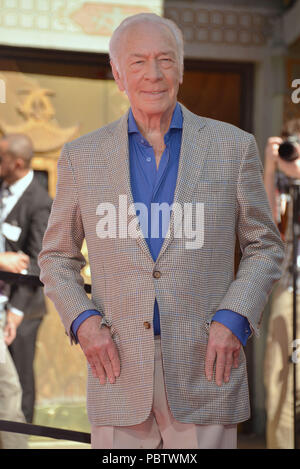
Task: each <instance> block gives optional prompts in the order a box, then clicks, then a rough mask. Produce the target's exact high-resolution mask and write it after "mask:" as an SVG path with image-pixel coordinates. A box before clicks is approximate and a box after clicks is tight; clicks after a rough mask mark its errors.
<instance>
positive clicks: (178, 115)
mask: <svg viewBox="0 0 300 469" xmlns="http://www.w3.org/2000/svg"><path fill="white" fill-rule="evenodd" d="M182 123H183V118H182V112H181V108H180V105H179V104H178V103H176V106H175V109H174V111H173V115H172V120H171V124H170V127H169V130H170V129H181V130H182ZM128 133H129V134H131V133H140V131H139V129H138V126H137V124H136V121H135V118H134V116H133V112H132V109H131V108H130V110H129V115H128Z"/></svg>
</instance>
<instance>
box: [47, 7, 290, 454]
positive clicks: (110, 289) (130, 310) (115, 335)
mask: <svg viewBox="0 0 300 469" xmlns="http://www.w3.org/2000/svg"><path fill="white" fill-rule="evenodd" d="M110 57H111V66H112V71H113V75H114V78H115V81H116V83H117V85H118V87H119V89H120V90H121V91H124V92H125V93H126V94H127V96H128V98H129V101H130V105H131V108H130V110H129V111H128V112H127V113H126V114H125V115H124V116H123V117H122V118H121V119H120V120H118V121H117V122H114V123H112V124H110V125H108V126H106V127H104V128H101V129H99V130H97V131H95V132H92V133H91V134H88V135H85V136H83V137H81V138H79V139H77V140H75V141H74V142H72V143H69V144H67V145H65V147H64V149H63V152H62V155H61V157H60V160H59V165H58V185H57V194H56V199H55V201H54V206H53V210H52V213H51V216H50V219H49V225H48V228H47V231H46V234H45V237H44V243H43V250H42V252H41V254H40V256H39V265H40V267H41V280H42V281H43V282H44V285H45V292H46V294H47V295H48V296H49V298H51V299H52V301H53V302H54V304H55V306H56V309H57V310H58V312H59V313H60V315H61V318H62V321H63V323H64V326H65V329H66V332H67V334H68V335H69V336H70V338H71V342H72V343H73V342H77V341H79V343H80V346H81V348H82V350H83V352H84V353H85V355H86V358H87V361H88V371H89V372H88V396H87V406H88V416H89V419H90V422H91V425H92V447H93V448H148V449H149V448H232V447H236V425H237V423H238V422H242V421H244V420H246V419H248V418H249V398H248V385H247V374H246V363H245V355H244V352H243V349H242V346H241V344H245V343H246V341H247V338H248V337H249V336H250V335H251V332H252V331H254V332H255V333H257V332H258V328H259V323H260V320H261V313H262V310H263V308H264V306H265V303H266V301H267V298H268V295H269V293H270V291H271V288H272V285H273V283H274V282H275V281H276V280H277V279H278V278H279V277H280V264H281V261H282V256H283V252H282V244H281V240H280V236H279V233H278V231H277V228H276V227H275V225H274V224H273V221H272V216H271V213H270V209H269V206H268V203H267V199H266V195H265V191H264V186H263V181H262V174H261V173H262V171H261V168H262V167H261V163H260V160H259V157H258V155H257V148H256V144H255V140H254V138H253V136H252V135H249V134H247V133H246V132H243V131H241V130H239V129H237V128H235V127H233V126H231V125H228V124H225V123H222V122H217V121H213V120H210V119H205V118H201V117H198V116H196V115H194V114H192V113H191V112H189V111H188V110H187V109H186V108H185V107H184V106H182V105H180V104H179V103H177V92H178V87H179V84H180V83H181V81H182V75H183V42H182V36H181V33H180V31H179V29H178V28H177V27H176V25H175V24H174V23H173V22H171V21H169V20H166V19H163V18H160V17H158V16H156V15H153V14H140V15H136V16H132V17H129V18H127V19H125V20H124V21H123V22H122V23H121V25H120V26H119V27H118V28H117V29H116V31H115V32H114V34H113V36H112V38H111V41H110ZM166 207H167V208H168V207H169V208H170V207H172V210H169V212H168V210H164V209H165V208H166ZM166 212H168V213H169V219H168V217H167V216H166ZM166 220H167V221H166ZM195 226H196V229H195ZM236 233H237V234H238V238H239V242H240V245H241V249H242V253H243V256H242V259H241V263H240V267H239V270H238V273H237V276H236V278H234V252H235V235H236ZM84 237H85V238H86V242H87V247H88V252H89V261H90V267H91V280H92V296H91V298H88V297H87V295H86V294H85V291H84V287H83V280H82V277H81V275H80V270H81V268H82V267H83V266H84V258H83V256H82V255H81V246H82V242H83V239H84Z"/></svg>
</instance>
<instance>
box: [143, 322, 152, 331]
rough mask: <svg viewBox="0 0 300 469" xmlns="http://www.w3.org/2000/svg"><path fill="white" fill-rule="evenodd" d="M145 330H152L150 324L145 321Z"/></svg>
mask: <svg viewBox="0 0 300 469" xmlns="http://www.w3.org/2000/svg"><path fill="white" fill-rule="evenodd" d="M144 328H145V329H150V328H151V324H150V322H148V321H145V322H144Z"/></svg>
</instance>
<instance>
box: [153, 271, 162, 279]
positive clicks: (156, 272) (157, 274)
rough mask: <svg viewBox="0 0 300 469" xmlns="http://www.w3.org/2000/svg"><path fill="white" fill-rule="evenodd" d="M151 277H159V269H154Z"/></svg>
mask: <svg viewBox="0 0 300 469" xmlns="http://www.w3.org/2000/svg"><path fill="white" fill-rule="evenodd" d="M153 277H154V278H160V277H161V272H160V271H159V270H155V271H154V272H153Z"/></svg>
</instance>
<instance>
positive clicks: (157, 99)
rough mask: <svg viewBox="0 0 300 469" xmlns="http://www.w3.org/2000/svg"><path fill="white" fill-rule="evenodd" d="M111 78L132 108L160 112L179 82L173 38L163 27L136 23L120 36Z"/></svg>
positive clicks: (172, 98)
mask: <svg viewBox="0 0 300 469" xmlns="http://www.w3.org/2000/svg"><path fill="white" fill-rule="evenodd" d="M120 42H121V44H120V48H119V56H118V57H119V60H118V70H117V69H116V67H115V65H114V64H112V68H113V73H114V77H115V80H116V82H117V84H118V86H119V89H120V90H121V91H125V92H126V94H127V96H128V98H129V101H130V104H131V107H132V109H133V111H139V112H141V113H145V114H147V115H151V114H163V113H165V112H166V111H168V110H172V109H173V108H174V107H175V103H176V100H177V93H178V88H179V84H180V83H181V82H182V77H181V73H180V64H179V58H178V49H177V45H176V41H175V38H174V37H173V35H172V33H171V32H170V31H169V30H168V28H167V27H164V26H159V25H156V24H151V23H150V24H149V23H143V24H137V25H133V26H132V27H131V28H128V30H127V31H125V32H124V33H123V36H121V41H120Z"/></svg>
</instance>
